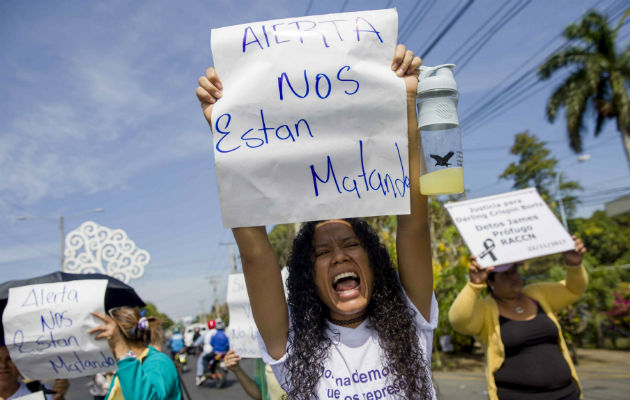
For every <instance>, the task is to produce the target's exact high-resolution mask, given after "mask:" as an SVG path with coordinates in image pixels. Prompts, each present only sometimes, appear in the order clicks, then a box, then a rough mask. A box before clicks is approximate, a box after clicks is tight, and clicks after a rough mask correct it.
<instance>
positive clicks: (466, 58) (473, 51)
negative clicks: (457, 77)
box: [457, 0, 531, 72]
mask: <svg viewBox="0 0 630 400" xmlns="http://www.w3.org/2000/svg"><path fill="white" fill-rule="evenodd" d="M530 3H531V0H526V1H525V2H523V3H520V4H519V3H515V6H514V7H512V8H511V9H510V10H508V12H507V13H506V14H505V15H504V16H503V18H502V19H501V20H499V21H497V22H496V23H495V25H494V26H492V27H491V28H490V29H489V30H488V31H487V32H486V33H485V34H484V35H483V36H482V37H481V38H480V40H479V41H478V42H477V43H475V45H473V46H471V47H470V48H469V49H468V51H467V52H466V53H464V55H463V56H462V58H463V61H458V66H457V72H461V71H462V69H464V67H465V66H466V65H468V63H469V62H470V60H472V59H473V58H474V57H475V56H476V55H477V54H479V51H480V50H481V49H482V48H483V47H484V46H485V45H486V44H487V43H488V42H489V41H490V39H492V37H494V35H495V34H496V33H497V32H498V31H500V30H501V28H503V27H504V26H505V25H506V24H507V23H508V22H510V21H511V20H512V19H513V18H514V17H516V16H517V15H518V14H519V13H520V12H521V11H523V10H524V9H525V8H526V7H527V6H528V5H529V4H530ZM482 40H483V41H482Z"/></svg>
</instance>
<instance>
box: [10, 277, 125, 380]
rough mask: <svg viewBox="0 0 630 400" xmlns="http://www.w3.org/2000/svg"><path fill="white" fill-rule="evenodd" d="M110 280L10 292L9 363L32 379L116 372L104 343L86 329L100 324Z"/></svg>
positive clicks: (35, 286)
mask: <svg viewBox="0 0 630 400" xmlns="http://www.w3.org/2000/svg"><path fill="white" fill-rule="evenodd" d="M106 286H107V280H104V279H89V280H74V281H67V282H57V283H44V284H37V285H29V286H21V287H15V288H11V289H9V298H8V302H7V306H6V308H5V310H4V313H3V315H2V323H3V325H4V337H5V341H6V346H7V348H8V349H9V353H10V354H11V360H12V361H13V362H14V363H15V365H16V366H17V367H18V370H19V371H20V373H21V374H22V375H24V377H26V378H29V379H58V378H59V379H60V378H66V379H68V378H76V377H80V376H90V375H94V374H96V373H97V372H105V371H111V370H114V369H116V360H115V359H114V357H113V355H112V353H111V351H110V349H109V345H108V344H107V341H106V340H95V339H94V337H93V336H92V335H90V334H89V333H88V330H89V329H90V328H92V327H94V326H97V325H100V324H101V323H102V322H101V321H100V320H99V319H97V318H96V317H94V316H93V315H91V314H90V313H91V312H92V311H97V312H100V313H104V307H103V303H104V298H105V289H106Z"/></svg>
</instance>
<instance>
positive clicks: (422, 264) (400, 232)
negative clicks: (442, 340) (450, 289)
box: [392, 45, 433, 321]
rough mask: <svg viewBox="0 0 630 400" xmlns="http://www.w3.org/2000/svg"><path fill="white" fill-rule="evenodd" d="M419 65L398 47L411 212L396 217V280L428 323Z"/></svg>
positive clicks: (428, 244)
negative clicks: (418, 112) (419, 135)
mask: <svg viewBox="0 0 630 400" xmlns="http://www.w3.org/2000/svg"><path fill="white" fill-rule="evenodd" d="M420 64H422V61H421V60H420V58H419V57H414V54H413V52H412V51H410V50H407V49H406V48H405V46H403V45H398V47H396V53H395V55H394V61H393V63H392V69H393V70H394V71H396V74H397V75H398V76H400V77H402V78H403V79H404V80H405V88H406V94H407V135H408V140H409V196H410V201H411V213H410V214H409V215H399V216H398V229H397V233H396V250H397V254H398V271H399V274H400V281H401V283H402V285H403V287H404V288H405V292H406V293H407V296H409V298H410V299H411V302H412V303H413V304H414V305H415V306H416V308H417V309H418V310H419V311H420V313H422V315H423V317H424V318H425V319H426V320H427V321H428V320H430V312H431V298H432V296H433V266H432V262H431V237H430V233H429V215H428V214H429V209H428V202H427V197H426V196H422V195H421V194H420V169H421V168H424V163H423V162H422V161H421V160H420V157H419V153H420V152H421V144H420V143H419V140H418V118H417V115H416V90H417V86H418V67H419V66H420Z"/></svg>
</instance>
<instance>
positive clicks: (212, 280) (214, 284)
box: [210, 275, 218, 310]
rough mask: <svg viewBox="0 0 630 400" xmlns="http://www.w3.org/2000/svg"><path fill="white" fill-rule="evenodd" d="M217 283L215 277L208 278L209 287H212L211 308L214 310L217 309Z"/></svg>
mask: <svg viewBox="0 0 630 400" xmlns="http://www.w3.org/2000/svg"><path fill="white" fill-rule="evenodd" d="M217 283H218V281H217V278H216V276H214V275H212V276H211V277H210V285H212V308H213V309H214V310H216V309H217Z"/></svg>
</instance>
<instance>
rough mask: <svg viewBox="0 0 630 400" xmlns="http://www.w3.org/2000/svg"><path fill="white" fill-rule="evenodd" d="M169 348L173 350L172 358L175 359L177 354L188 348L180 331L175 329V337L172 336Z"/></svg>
mask: <svg viewBox="0 0 630 400" xmlns="http://www.w3.org/2000/svg"><path fill="white" fill-rule="evenodd" d="M168 347H169V348H170V349H171V358H175V354H177V353H179V352H180V351H182V349H183V348H184V347H186V344H185V343H184V335H182V334H181V333H180V332H179V330H178V329H173V336H171V339H170V340H169V341H168Z"/></svg>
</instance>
